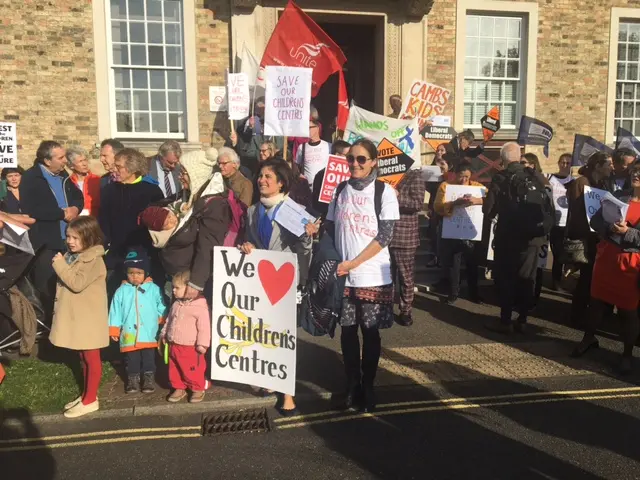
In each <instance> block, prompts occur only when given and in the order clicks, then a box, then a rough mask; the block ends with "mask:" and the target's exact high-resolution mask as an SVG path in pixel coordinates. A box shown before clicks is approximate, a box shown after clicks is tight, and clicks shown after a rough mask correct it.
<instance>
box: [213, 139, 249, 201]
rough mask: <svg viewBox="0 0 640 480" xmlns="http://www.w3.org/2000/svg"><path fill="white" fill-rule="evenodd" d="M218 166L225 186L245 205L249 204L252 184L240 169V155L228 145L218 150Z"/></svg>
mask: <svg viewBox="0 0 640 480" xmlns="http://www.w3.org/2000/svg"><path fill="white" fill-rule="evenodd" d="M218 166H219V167H220V173H222V176H223V177H224V183H225V185H226V187H227V188H228V189H230V190H232V191H233V193H234V194H235V196H236V197H238V199H239V200H240V201H241V202H242V203H244V204H245V205H246V206H247V207H248V206H249V205H251V199H252V197H253V185H252V184H251V180H249V179H248V178H247V177H245V176H244V175H243V174H242V173H241V172H240V171H239V169H240V157H239V156H238V154H237V153H236V152H235V150H233V149H232V148H229V147H222V148H221V149H220V150H218Z"/></svg>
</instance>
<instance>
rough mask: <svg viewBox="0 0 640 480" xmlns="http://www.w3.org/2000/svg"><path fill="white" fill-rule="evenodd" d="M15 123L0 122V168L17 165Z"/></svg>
mask: <svg viewBox="0 0 640 480" xmlns="http://www.w3.org/2000/svg"><path fill="white" fill-rule="evenodd" d="M17 144H18V142H17V138H16V124H15V123H8V122H0V168H16V167H17V166H18V145H17Z"/></svg>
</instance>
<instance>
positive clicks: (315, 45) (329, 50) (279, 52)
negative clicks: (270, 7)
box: [260, 1, 349, 130]
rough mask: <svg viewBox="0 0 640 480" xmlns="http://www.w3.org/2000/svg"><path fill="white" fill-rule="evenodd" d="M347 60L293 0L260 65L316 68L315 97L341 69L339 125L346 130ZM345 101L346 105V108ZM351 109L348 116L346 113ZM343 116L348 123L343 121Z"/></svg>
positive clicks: (275, 30) (314, 79) (313, 78)
mask: <svg viewBox="0 0 640 480" xmlns="http://www.w3.org/2000/svg"><path fill="white" fill-rule="evenodd" d="M346 61H347V59H346V57H345V56H344V53H342V50H340V47H338V45H336V43H335V42H334V41H333V40H332V39H331V37H330V36H329V35H327V34H326V33H325V32H324V30H322V29H321V28H320V27H319V26H318V24H317V23H316V22H314V21H313V20H312V19H311V17H310V16H309V15H307V14H306V13H304V12H303V11H302V10H301V9H300V7H298V6H297V5H296V4H295V3H293V2H292V1H289V3H288V4H287V7H286V8H285V9H284V12H283V13H282V16H281V17H280V20H278V23H277V25H276V28H275V29H274V30H273V33H272V34H271V38H270V39H269V43H267V47H266V48H265V51H264V55H263V56H262V60H261V61H260V67H263V68H264V67H266V66H268V65H279V66H286V67H307V68H312V69H313V77H312V85H311V96H313V97H315V96H316V95H317V94H318V90H320V87H321V86H322V84H324V82H325V81H326V80H327V78H329V76H330V75H332V74H334V73H336V72H340V84H339V88H338V128H340V129H342V130H343V129H344V127H345V126H346V123H347V117H348V108H349V105H348V97H347V89H346V86H345V84H344V78H343V75H342V65H343V64H344V63H345V62H346ZM343 104H344V107H343ZM344 108H346V109H347V110H346V111H347V115H345V113H344ZM341 118H343V119H344V123H343V124H341V123H340V120H341Z"/></svg>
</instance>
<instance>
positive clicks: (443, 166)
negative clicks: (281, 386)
mask: <svg viewBox="0 0 640 480" xmlns="http://www.w3.org/2000/svg"><path fill="white" fill-rule="evenodd" d="M398 99H399V97H392V98H391V99H390V104H391V106H392V110H393V112H392V114H391V116H393V115H396V116H397V111H396V110H398V111H399V105H398V101H399V100H398ZM263 124H264V100H263V99H258V100H257V101H256V103H255V114H254V115H252V116H251V117H249V118H247V119H245V120H242V121H240V122H236V124H235V125H234V129H233V133H232V134H231V135H230V137H229V139H228V142H227V145H226V146H225V147H221V148H220V149H218V150H216V149H215V148H208V149H206V150H196V151H190V152H183V151H182V148H181V146H180V144H179V143H178V142H175V141H167V142H165V143H163V144H162V145H161V146H160V148H159V150H158V153H157V155H155V156H153V157H150V158H147V157H145V156H144V155H143V154H142V153H141V152H140V151H138V150H135V149H131V148H125V146H124V145H123V144H122V143H121V142H119V141H118V140H114V139H107V140H104V141H103V142H102V144H101V147H100V161H101V163H102V165H103V167H104V169H105V173H104V175H102V176H101V177H100V176H98V175H95V174H94V173H92V172H91V171H90V169H89V162H88V160H89V158H88V154H87V152H86V151H84V150H83V149H82V148H79V147H76V146H73V147H69V148H65V147H64V146H63V145H61V144H59V143H57V142H54V141H44V142H42V143H41V145H40V146H39V148H38V150H37V152H36V158H35V162H34V164H33V166H32V167H31V168H29V169H28V170H26V171H24V170H22V168H7V169H4V170H3V171H2V180H3V182H4V183H5V184H6V189H7V192H6V195H5V196H4V199H3V200H2V202H1V203H0V211H1V212H2V215H3V218H5V214H16V215H18V217H10V216H6V218H7V219H13V220H12V221H15V219H18V220H20V221H22V220H24V221H25V223H28V224H29V226H30V230H29V237H30V240H31V243H32V246H33V248H34V250H35V252H36V258H35V261H34V263H33V267H32V269H31V271H30V273H29V275H30V278H31V279H32V281H33V284H34V286H35V288H36V289H37V290H38V292H39V294H40V296H41V300H42V303H43V306H44V307H45V311H46V315H48V316H49V317H50V318H52V328H51V334H50V341H51V343H52V344H53V345H56V346H59V347H63V348H67V349H71V350H77V351H79V355H80V359H81V363H82V369H83V372H84V384H85V386H84V392H83V394H82V395H81V396H80V397H79V398H77V399H75V400H72V401H71V402H69V403H68V404H67V405H66V406H65V411H64V415H65V416H66V417H70V418H73V417H78V416H82V415H85V414H87V413H91V412H94V411H96V410H98V409H99V401H98V398H97V390H98V386H99V381H100V376H101V361H100V349H102V348H104V347H107V346H108V345H109V343H110V341H112V342H114V343H117V344H118V345H119V348H120V351H121V353H122V355H124V357H125V360H126V361H125V365H126V374H127V381H126V385H125V391H126V392H127V393H135V392H139V391H142V392H145V393H147V392H152V391H154V390H155V386H154V385H155V383H154V378H155V372H156V368H155V361H156V356H157V353H156V349H157V348H158V346H159V345H160V346H161V347H162V348H166V349H167V354H166V357H167V358H168V362H169V383H170V385H171V387H172V391H171V393H170V395H169V396H168V397H167V400H168V401H169V402H179V401H181V400H182V399H183V398H185V397H187V396H188V398H189V401H190V402H200V401H202V399H203V398H204V396H205V391H206V389H207V387H208V382H207V380H206V378H205V376H206V374H205V367H204V365H205V364H206V362H205V361H204V360H203V358H204V357H203V355H205V354H206V352H207V349H208V348H209V346H210V343H211V338H210V333H211V332H210V328H211V327H210V307H211V298H210V297H209V296H210V291H211V282H212V276H213V274H214V266H213V263H212V253H213V248H214V247H216V246H223V245H228V243H225V242H226V241H228V235H229V234H230V233H233V235H234V237H233V239H234V244H235V245H237V247H238V248H239V249H241V250H242V251H243V252H244V253H245V254H251V252H252V251H253V250H254V249H262V250H273V251H279V252H293V253H295V254H296V255H297V257H298V266H299V282H300V285H299V288H300V289H301V290H304V287H305V285H306V282H307V280H308V277H309V269H310V265H311V262H312V258H313V257H314V253H312V252H317V245H318V244H317V243H316V247H314V240H315V241H318V240H319V239H322V241H323V242H324V243H326V244H329V245H330V247H331V248H332V249H333V250H334V251H335V252H336V253H335V255H337V258H339V259H340V261H339V262H337V267H336V269H335V275H336V276H337V277H340V278H341V279H342V280H343V281H344V284H343V288H344V294H343V300H342V305H341V315H340V319H339V324H340V326H341V331H342V332H341V347H342V353H343V357H344V367H345V374H346V387H347V388H346V396H345V401H344V405H343V406H344V407H345V408H354V407H359V408H361V409H362V410H363V411H366V412H370V411H373V410H374V409H375V407H376V397H375V392H374V380H375V377H376V372H377V368H378V362H379V358H380V353H381V336H380V332H379V330H380V329H385V328H389V327H391V326H392V325H393V324H394V322H395V323H398V324H400V325H403V326H407V327H408V326H410V325H411V324H412V323H413V313H412V304H413V298H414V279H415V272H414V267H415V266H416V261H415V259H416V250H417V248H418V246H419V244H420V235H419V214H420V212H422V211H423V210H424V211H425V213H426V215H427V217H428V219H429V230H428V237H429V240H430V244H431V250H432V251H433V252H437V257H436V256H434V258H433V260H432V262H431V264H432V266H436V265H438V266H439V267H440V271H441V276H442V278H441V281H440V282H438V284H436V286H435V287H436V290H437V289H438V288H439V289H442V290H443V291H444V293H445V296H444V299H445V301H446V302H447V303H448V304H450V305H453V304H455V303H456V301H457V299H458V297H459V296H460V292H461V287H460V285H461V270H462V267H463V265H464V267H465V271H466V275H465V277H466V283H467V291H468V298H469V300H471V301H472V302H476V303H481V302H482V301H483V300H482V298H481V297H480V294H479V289H478V269H479V266H480V265H482V264H483V263H484V262H480V261H479V260H478V251H479V250H481V249H480V248H478V246H479V243H478V242H471V241H467V240H455V239H450V238H443V236H442V219H443V218H446V217H449V216H451V215H452V214H453V213H454V212H455V211H456V209H459V208H466V207H470V206H476V205H477V206H481V208H482V210H483V212H484V214H485V215H484V217H485V224H486V223H490V222H491V221H492V220H494V219H495V220H494V222H496V227H495V238H494V245H492V248H494V251H495V258H494V261H493V264H492V265H490V268H491V270H492V276H493V279H494V280H495V284H496V288H497V291H498V297H499V302H500V316H499V318H496V319H495V321H494V322H491V323H489V324H487V327H488V328H490V329H491V330H494V331H498V332H501V333H504V334H510V333H512V332H514V331H515V332H524V331H525V329H526V324H527V317H528V315H529V314H530V312H531V311H532V309H533V308H535V305H536V303H537V301H538V298H539V296H540V291H541V287H542V269H540V268H539V261H538V258H539V253H540V249H541V248H543V245H546V244H547V242H550V246H551V250H552V252H553V267H552V272H551V273H552V275H551V276H552V287H553V289H556V290H560V289H562V282H563V279H564V277H565V270H568V269H573V271H576V270H577V271H578V272H579V275H580V277H579V280H578V284H577V287H576V289H575V292H574V295H573V305H572V317H571V318H572V321H573V322H574V324H575V325H578V326H584V328H585V335H584V339H583V340H582V342H580V344H579V345H578V346H577V347H576V348H575V350H574V351H573V355H575V356H581V355H583V354H585V353H586V352H587V351H588V350H590V349H592V348H594V347H597V346H598V340H597V339H596V337H595V332H596V328H597V326H598V324H599V322H600V321H601V320H602V318H603V317H604V316H606V315H607V314H611V313H612V312H613V309H614V308H615V309H616V310H617V313H618V314H619V316H620V317H621V318H622V319H623V321H624V329H623V341H624V351H623V357H622V361H621V364H620V368H621V369H622V370H623V371H625V372H628V371H630V370H631V368H632V364H631V359H632V350H633V346H634V344H635V341H636V340H637V337H638V330H639V328H640V323H639V321H638V302H639V300H640V291H639V290H638V274H639V273H640V227H638V228H636V227H637V226H638V225H639V224H640V207H639V205H640V167H639V166H636V165H635V158H636V156H635V152H633V151H630V150H625V149H620V150H616V151H615V152H614V154H613V158H610V157H609V156H608V155H607V154H605V153H600V152H597V153H595V154H593V155H592V156H591V157H590V158H589V159H588V162H586V164H585V165H584V166H583V167H582V168H581V169H580V171H579V172H578V176H576V177H575V178H574V177H573V176H572V173H571V158H572V156H571V155H570V154H563V155H562V156H560V159H559V161H558V172H557V173H554V174H552V175H548V176H546V177H545V176H543V175H542V170H541V168H540V163H539V161H538V158H537V157H536V156H535V155H533V154H530V153H527V154H524V155H523V154H522V152H521V147H520V146H519V145H518V144H516V143H514V142H508V143H506V144H505V145H504V146H502V148H501V151H500V157H501V160H502V166H503V168H502V170H500V171H499V172H497V173H496V174H495V175H494V177H493V179H492V181H491V183H490V184H489V185H483V184H480V183H478V182H476V181H474V180H472V175H473V168H472V166H471V164H470V163H469V160H470V159H472V158H474V157H476V156H478V155H480V154H482V153H483V149H484V144H483V143H480V144H479V145H477V146H475V147H472V144H473V143H474V141H475V139H474V136H473V133H472V132H471V131H464V132H462V133H461V134H460V135H458V136H457V137H456V138H454V140H453V141H452V142H450V143H449V144H443V145H440V146H439V147H438V148H437V149H436V151H435V156H434V160H433V165H437V166H438V167H439V168H440V171H441V173H442V178H441V180H440V181H439V182H428V183H425V182H424V181H423V179H422V174H421V170H420V169H419V168H418V169H413V170H409V172H408V173H407V174H406V175H405V176H404V178H403V180H402V181H401V182H400V183H399V185H397V187H396V188H395V189H394V188H392V187H391V186H390V185H388V184H385V183H382V182H380V181H378V180H377V160H376V158H377V151H376V146H375V145H374V144H373V143H372V142H370V141H369V140H365V139H361V140H358V141H356V142H355V143H354V144H352V145H351V144H349V143H347V142H344V141H342V140H339V139H338V140H335V141H334V142H333V143H331V144H330V143H328V142H326V141H325V140H323V139H322V136H323V135H322V124H321V122H320V119H319V117H318V113H317V111H316V110H315V109H314V108H313V107H312V109H311V116H310V119H309V132H310V134H309V138H305V139H302V138H295V139H290V141H289V142H286V143H285V141H284V139H283V138H277V137H267V136H265V135H264V134H263ZM330 154H336V155H341V156H344V157H346V160H347V162H348V165H349V169H350V173H351V178H350V179H349V180H348V181H347V182H344V183H342V184H340V185H339V186H338V187H337V188H336V191H335V193H334V198H333V200H332V201H331V203H329V204H326V203H322V202H320V201H319V192H320V190H321V186H322V182H323V178H324V174H325V169H326V167H327V162H328V159H329V155H330ZM67 169H68V170H70V171H71V174H69V173H68V172H67ZM450 185H457V186H476V187H481V190H480V191H482V192H483V194H482V195H479V196H471V195H466V196H464V197H461V198H458V199H457V200H454V201H447V200H446V198H447V197H446V192H447V188H448V186H450ZM587 186H589V187H595V188H600V189H603V190H607V191H609V192H611V193H612V194H613V195H615V196H616V197H617V198H619V199H621V200H622V201H624V202H626V203H628V204H629V209H628V213H627V216H626V218H625V219H620V220H619V221H618V222H615V223H613V224H609V223H607V222H606V221H605V219H604V216H603V214H602V212H600V211H599V212H598V213H596V214H595V215H594V216H593V218H592V220H591V222H589V221H588V217H587V212H586V208H585V202H584V195H585V187H587ZM523 188H524V190H523ZM554 189H555V190H554ZM557 190H560V191H561V192H565V191H566V193H565V195H564V197H563V198H565V197H566V198H565V200H564V201H566V202H567V205H568V214H567V215H566V218H562V216H561V215H558V214H557V212H555V211H554V203H553V201H552V197H553V195H554V194H555V193H554V194H552V191H557ZM425 191H426V192H428V193H429V197H428V201H427V202H426V205H425V199H426V197H425ZM523 191H525V192H526V193H523ZM556 193H557V192H556ZM286 197H290V198H291V199H292V200H294V201H296V202H298V203H299V204H300V205H303V206H304V207H305V208H307V209H308V211H309V212H310V213H312V214H313V215H315V216H317V217H318V218H319V220H320V221H319V222H317V223H314V224H308V225H307V226H306V233H305V234H304V235H302V236H301V237H297V236H295V235H293V234H292V233H290V232H289V231H288V230H286V229H284V228H283V227H281V226H280V225H279V224H278V223H277V222H275V221H274V218H275V216H276V214H277V212H278V209H279V208H280V206H281V205H282V202H283V201H284V200H285V198H286ZM24 215H26V217H25V216H24ZM354 216H358V218H365V217H366V218H368V219H375V222H374V223H375V225H372V228H370V229H369V228H352V227H353V226H352V225H350V224H349V222H348V221H347V219H349V218H354ZM239 218H242V222H240V223H239V222H238V219H239ZM240 224H242V227H240V226H239V225H240ZM485 231H486V229H485ZM485 240H486V239H485ZM320 243H322V242H320ZM480 243H481V242H480ZM563 263H565V265H563ZM394 303H397V304H398V310H397V312H398V313H394ZM54 305H55V308H54ZM514 311H515V313H516V316H515V320H514V319H513V312H514ZM142 326H144V328H143V327H142ZM359 333H360V335H361V337H362V348H361V347H360V345H361V341H360V339H359ZM267 393H271V392H267ZM279 408H280V412H281V413H282V414H283V415H292V414H293V413H294V412H295V411H296V404H295V399H294V398H293V397H291V396H288V395H284V396H283V399H282V402H281V404H280V407H279Z"/></svg>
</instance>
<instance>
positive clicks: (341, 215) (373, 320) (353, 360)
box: [326, 139, 400, 412]
mask: <svg viewBox="0 0 640 480" xmlns="http://www.w3.org/2000/svg"><path fill="white" fill-rule="evenodd" d="M376 157H377V149H376V146H375V145H374V144H373V143H372V142H371V141H369V140H365V139H361V140H358V141H356V142H355V143H354V144H353V146H352V147H351V148H350V149H349V153H348V154H347V162H348V163H349V170H350V172H351V178H350V179H349V180H348V181H347V182H346V186H344V187H343V188H341V190H340V193H339V195H337V197H336V198H334V199H333V200H332V202H331V204H330V205H329V211H328V213H327V222H326V229H327V230H326V231H327V234H328V235H330V236H331V237H332V238H333V239H334V244H335V246H336V249H337V251H338V252H339V253H340V256H341V257H342V260H343V261H342V263H340V264H339V265H338V271H337V274H338V275H340V276H342V275H346V276H347V279H346V284H345V285H346V286H345V291H344V298H343V301H342V313H341V316H340V326H341V327H342V333H341V337H340V342H341V346H342V355H343V359H344V366H345V371H346V374H347V395H346V399H345V403H344V408H352V407H355V406H356V405H357V406H359V407H360V408H361V410H362V411H365V412H371V411H373V410H374V409H375V406H376V398H375V393H374V389H373V382H374V379H375V377H376V372H377V370H378V361H379V359H380V348H381V340H380V332H379V330H380V329H381V328H389V327H391V326H392V325H393V283H392V277H391V257H390V255H389V248H388V247H389V244H390V243H391V239H392V237H393V229H394V226H395V223H396V220H398V219H399V218H400V212H399V208H398V199H397V193H396V192H395V190H394V189H393V188H392V187H390V186H389V185H386V184H385V185H384V190H383V191H382V199H381V208H380V213H379V215H377V214H376V209H375V206H374V205H375V190H376V188H375V183H376V181H377V180H376V178H377V160H376ZM358 329H360V330H362V340H363V346H362V356H361V355H360V339H359V338H358Z"/></svg>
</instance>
